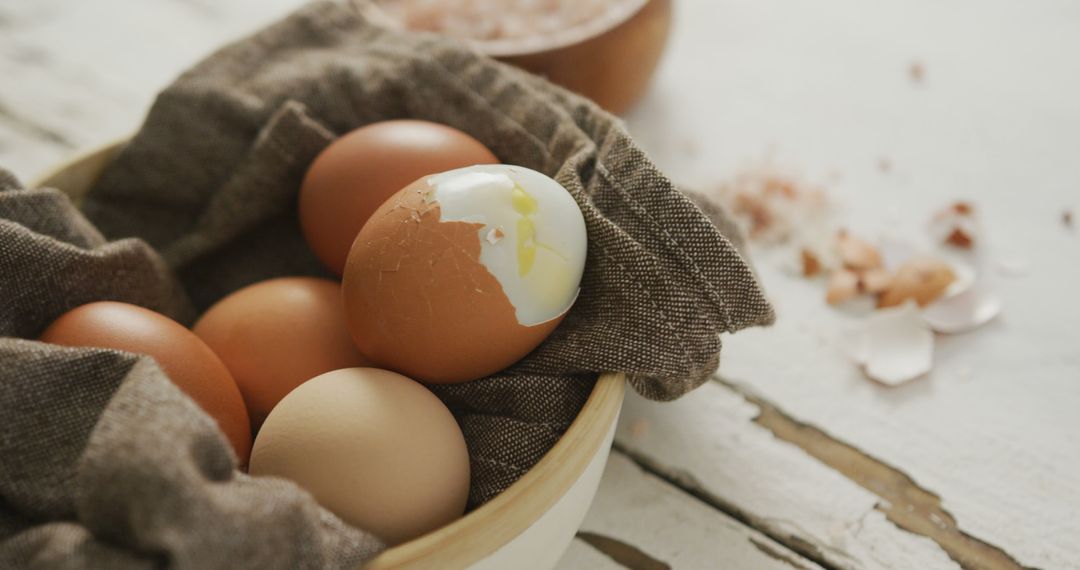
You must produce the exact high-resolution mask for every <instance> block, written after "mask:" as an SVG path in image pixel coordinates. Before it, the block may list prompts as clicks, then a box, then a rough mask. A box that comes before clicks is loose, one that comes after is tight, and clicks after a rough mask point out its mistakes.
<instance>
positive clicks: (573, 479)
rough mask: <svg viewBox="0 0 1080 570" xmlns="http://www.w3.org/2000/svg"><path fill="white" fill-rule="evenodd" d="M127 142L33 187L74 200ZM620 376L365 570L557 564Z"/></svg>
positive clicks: (604, 381)
mask: <svg viewBox="0 0 1080 570" xmlns="http://www.w3.org/2000/svg"><path fill="white" fill-rule="evenodd" d="M124 142H125V141H119V142H116V143H113V144H110V145H107V146H105V147H102V148H99V149H96V150H93V151H91V152H88V153H86V154H83V155H81V156H79V157H77V158H75V159H73V160H71V161H68V162H67V163H64V164H63V165H61V166H59V167H57V168H54V169H53V170H51V171H49V172H48V173H46V174H45V175H43V176H41V177H40V178H39V179H38V180H37V181H35V182H34V183H33V184H32V187H34V188H38V187H43V186H47V187H51V188H57V189H59V190H61V191H63V192H65V193H66V194H68V195H69V196H71V198H72V199H73V200H74V201H75V203H79V202H81V200H82V197H83V195H84V194H85V193H86V191H87V190H89V188H90V186H91V185H93V183H94V182H95V181H96V180H97V179H98V177H100V176H101V173H102V171H103V170H104V168H105V166H106V165H107V164H108V163H109V161H110V160H111V159H112V157H113V156H114V155H115V154H116V153H117V152H118V151H119V150H120V149H121V148H122V147H123V144H124ZM624 380H625V377H624V375H623V374H621V373H606V374H601V375H600V377H599V379H598V380H597V382H596V387H595V388H593V391H592V393H591V394H590V395H589V398H588V400H587V401H586V402H585V406H584V407H583V408H582V409H581V412H580V413H579V414H578V416H577V418H576V419H575V420H574V422H573V423H572V424H570V428H569V429H567V430H566V433H565V434H564V435H563V437H562V438H561V439H560V440H559V441H558V442H557V443H556V444H555V447H553V448H551V450H550V451H548V453H547V455H545V456H544V457H543V458H542V459H541V460H540V462H539V463H537V464H536V466H534V467H533V468H532V469H530V470H529V472H528V473H526V474H525V475H524V476H522V478H521V479H519V480H518V481H517V482H516V483H514V484H513V485H511V486H510V488H509V489H507V490H505V491H503V492H502V494H500V495H498V496H497V497H495V498H494V499H492V500H491V501H489V502H488V503H486V504H485V505H483V506H481V507H480V508H478V509H476V510H475V511H473V512H471V513H469V514H468V515H466V516H464V517H462V518H460V519H458V520H457V521H455V522H453V523H451V524H449V525H447V526H445V527H443V528H440V529H439V530H436V531H434V532H431V533H428V534H426V535H424V536H421V537H419V538H416V539H414V540H412V541H409V542H406V543H404V544H401V545H398V546H395V547H394V548H391V549H389V550H387V551H385V552H383V553H382V554H380V555H379V556H378V557H377V558H375V559H374V560H372V561H371V562H370V563H368V564H366V565H365V566H364V568H365V570H390V569H394V570H419V569H426V568H431V569H441V570H449V569H454V568H475V569H492V570H495V569H505V568H514V569H515V570H516V569H548V568H552V567H554V566H555V564H556V562H558V560H559V558H560V557H561V556H562V553H563V551H564V550H565V549H566V547H567V546H569V545H570V541H571V540H573V538H574V534H575V533H576V532H577V529H578V527H579V526H580V525H581V521H582V520H584V518H585V513H586V511H588V509H589V504H590V503H591V502H592V499H593V496H594V495H595V494H596V489H597V487H598V486H599V484H600V476H601V474H602V473H603V471H604V465H605V463H607V456H608V452H609V451H610V450H611V440H612V438H613V437H614V435H615V424H616V421H617V420H618V417H619V410H620V408H621V407H622V400H623V390H624V384H625V381H624Z"/></svg>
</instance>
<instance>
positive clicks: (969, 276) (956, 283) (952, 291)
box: [941, 260, 978, 299]
mask: <svg viewBox="0 0 1080 570" xmlns="http://www.w3.org/2000/svg"><path fill="white" fill-rule="evenodd" d="M949 266H950V267H951V268H952V271H953V275H954V276H955V279H953V282H952V283H949V286H948V287H946V288H945V292H944V293H942V294H941V299H947V298H949V297H955V296H956V295H959V294H961V293H963V292H965V291H967V290H968V289H971V288H972V287H973V286H974V285H975V282H976V281H977V279H978V274H977V273H976V271H975V268H974V267H972V266H970V265H968V264H966V263H961V262H959V261H956V260H953V262H952V263H950V264H949Z"/></svg>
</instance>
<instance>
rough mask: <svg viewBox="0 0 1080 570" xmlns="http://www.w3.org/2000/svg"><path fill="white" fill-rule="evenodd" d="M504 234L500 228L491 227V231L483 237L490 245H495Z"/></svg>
mask: <svg viewBox="0 0 1080 570" xmlns="http://www.w3.org/2000/svg"><path fill="white" fill-rule="evenodd" d="M505 236H506V234H505V233H503V231H502V228H491V231H489V232H488V233H487V237H485V238H484V239H486V240H487V242H488V243H490V244H491V245H495V244H497V243H499V240H501V239H502V238H503V237H505Z"/></svg>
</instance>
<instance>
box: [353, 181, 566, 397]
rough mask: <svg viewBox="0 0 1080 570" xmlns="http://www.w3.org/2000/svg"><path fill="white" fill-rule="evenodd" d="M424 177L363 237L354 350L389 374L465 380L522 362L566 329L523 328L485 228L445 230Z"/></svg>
mask: <svg viewBox="0 0 1080 570" xmlns="http://www.w3.org/2000/svg"><path fill="white" fill-rule="evenodd" d="M429 189H430V187H429V185H428V183H427V180H426V177H425V178H421V179H419V180H417V181H415V182H413V183H412V184H410V185H408V186H407V187H405V188H403V189H402V190H401V191H400V192H398V193H397V194H396V195H395V196H394V197H393V198H392V199H391V200H388V201H387V202H386V203H384V204H383V205H382V206H381V207H380V208H379V209H378V210H377V211H376V212H375V214H374V215H373V216H372V218H371V220H370V221H369V222H368V223H367V224H366V225H365V226H364V228H363V229H362V230H361V231H360V235H358V236H357V238H356V242H355V244H353V248H352V251H351V252H350V253H349V260H348V263H347V265H346V268H345V276H344V281H343V283H342V287H343V294H344V300H345V315H346V317H345V318H346V320H347V321H348V324H349V329H350V331H351V332H352V335H353V339H354V340H355V341H356V345H357V346H358V347H360V350H361V351H362V352H363V353H364V355H365V356H367V357H368V358H370V359H371V361H372V362H373V363H374V364H375V365H376V366H379V367H381V368H388V369H391V370H396V371H398V372H401V373H402V374H405V375H406V376H409V377H411V378H415V379H417V380H423V381H425V382H434V383H453V382H466V381H469V380H475V379H477V378H481V377H483V376H487V375H489V374H492V373H494V372H497V371H499V370H502V369H503V368H506V367H507V366H510V365H511V364H513V363H515V362H517V361H518V360H520V359H521V358H522V357H524V356H525V355H526V354H528V353H529V352H530V351H532V349H534V348H536V346H537V345H539V344H540V343H541V342H543V340H544V339H545V338H547V336H548V335H549V334H550V333H551V331H553V330H554V329H555V327H556V326H558V324H559V322H560V321H561V320H562V316H559V317H558V318H555V319H552V320H549V321H547V322H544V323H540V324H538V325H535V326H523V325H521V324H519V323H518V321H517V317H516V314H515V311H514V306H513V305H512V304H511V303H510V300H509V299H507V297H506V294H505V293H504V292H503V289H502V286H501V285H500V284H499V282H498V280H496V278H495V276H494V275H492V274H491V273H490V272H489V271H488V270H487V268H486V267H484V265H483V264H481V263H480V261H479V258H480V250H481V245H480V235H479V233H480V230H481V229H482V228H483V225H482V224H474V223H466V222H440V221H439V207H438V204H437V203H431V204H428V203H426V202H425V198H424V197H425V194H426V193H427V192H428V191H429Z"/></svg>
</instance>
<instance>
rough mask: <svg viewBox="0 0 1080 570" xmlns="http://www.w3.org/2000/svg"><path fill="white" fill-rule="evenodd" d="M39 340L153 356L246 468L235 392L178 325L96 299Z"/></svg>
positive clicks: (246, 428) (245, 428) (204, 349)
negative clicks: (204, 415) (208, 418)
mask: <svg viewBox="0 0 1080 570" xmlns="http://www.w3.org/2000/svg"><path fill="white" fill-rule="evenodd" d="M41 340H42V341H44V342H51V343H54V344H62V345H65V346H92V347H99V348H113V349H116V350H123V351H126V352H134V353H138V354H148V355H150V356H152V357H154V360H156V361H157V363H158V365H159V366H161V369H162V370H163V371H164V372H165V374H167V375H168V376H169V379H171V380H172V381H173V383H174V384H176V385H177V386H178V387H179V388H180V389H181V390H183V391H184V393H186V394H187V395H188V396H190V397H191V399H192V400H195V403H197V404H199V406H201V407H202V409H204V410H206V413H207V414H209V415H210V417H212V418H213V419H214V420H215V421H216V422H217V424H218V426H219V427H220V428H221V431H222V432H223V433H224V434H225V436H226V437H227V438H228V439H229V442H230V443H232V446H233V449H234V450H236V456H237V458H238V460H239V462H240V465H241V467H243V466H246V465H247V462H248V455H249V454H250V452H251V428H250V424H249V422H248V414H247V410H246V409H245V407H244V402H243V400H242V399H241V397H240V391H239V390H238V389H237V386H236V383H235V382H234V381H233V377H232V375H230V374H229V371H228V369H227V368H226V367H225V365H224V364H222V362H221V360H220V359H219V358H218V357H217V355H215V354H214V352H213V351H212V350H211V349H210V348H209V347H208V346H207V345H206V344H205V343H204V342H203V341H202V340H200V339H199V337H197V336H195V335H194V334H192V332H191V331H189V330H188V329H187V328H185V327H184V326H183V325H181V324H180V323H177V322H176V321H174V320H172V319H170V318H169V317H166V316H165V315H162V314H159V313H156V312H154V311H151V310H149V309H144V308H142V307H138V306H136V305H129V304H127V303H117V302H113V301H99V302H96V303H89V304H86V305H82V306H80V307H76V308H74V309H72V310H70V311H68V312H66V313H64V314H63V315H61V316H60V318H58V319H56V320H55V321H53V323H52V324H51V325H49V328H47V329H45V332H43V333H42V334H41Z"/></svg>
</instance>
